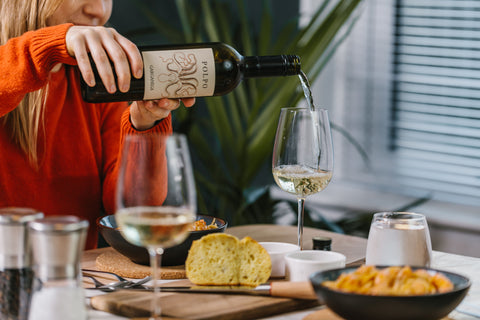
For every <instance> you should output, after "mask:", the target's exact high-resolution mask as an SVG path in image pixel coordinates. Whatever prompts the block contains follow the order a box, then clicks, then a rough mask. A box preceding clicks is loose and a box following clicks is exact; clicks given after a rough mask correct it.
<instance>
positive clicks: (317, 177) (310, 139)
mask: <svg viewBox="0 0 480 320" xmlns="http://www.w3.org/2000/svg"><path fill="white" fill-rule="evenodd" d="M272 173H273V177H274V179H275V182H276V183H277V185H278V186H279V187H280V188H281V189H282V190H284V191H286V192H288V193H291V194H294V195H296V197H297V202H298V237H297V243H298V246H299V247H300V249H303V220H304V206H305V198H306V197H307V196H309V195H311V194H314V193H317V192H320V191H322V190H323V189H325V188H326V187H327V185H328V183H329V182H330V180H331V179H332V174H333V144H332V135H331V131H330V122H329V120H328V111H327V110H325V109H315V110H313V111H312V110H311V109H307V108H282V109H281V111H280V117H279V120H278V126H277V132H276V136H275V144H274V147H273V160H272Z"/></svg>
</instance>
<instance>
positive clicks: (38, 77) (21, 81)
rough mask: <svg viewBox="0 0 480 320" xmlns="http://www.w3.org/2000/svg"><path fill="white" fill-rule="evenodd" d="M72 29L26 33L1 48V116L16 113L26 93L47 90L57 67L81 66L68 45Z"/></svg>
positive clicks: (54, 28)
mask: <svg viewBox="0 0 480 320" xmlns="http://www.w3.org/2000/svg"><path fill="white" fill-rule="evenodd" d="M71 26H72V24H62V25H58V26H53V27H47V28H42V29H38V30H36V31H30V32H26V33H24V34H23V35H22V36H20V37H17V38H12V39H10V40H9V41H7V43H5V44H4V45H1V46H0V74H1V75H2V76H1V77H0V101H2V103H1V104H0V117H1V116H3V115H5V114H6V113H8V112H10V111H11V110H13V109H14V108H15V107H16V106H17V105H18V104H19V103H20V101H21V100H22V99H23V97H24V96H25V94H26V93H28V92H32V91H36V90H38V89H40V88H42V87H44V86H45V85H46V84H47V81H48V75H49V73H50V71H51V70H52V68H53V67H54V66H55V65H56V64H58V63H64V64H70V65H76V64H77V63H76V60H75V59H74V58H73V57H71V56H70V55H69V54H68V51H67V47H66V43H65V36H66V34H67V31H68V29H69V28H70V27H71Z"/></svg>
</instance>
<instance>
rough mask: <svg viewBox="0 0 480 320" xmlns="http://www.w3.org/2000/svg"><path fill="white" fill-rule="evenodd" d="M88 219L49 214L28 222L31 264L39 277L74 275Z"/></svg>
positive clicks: (70, 276)
mask: <svg viewBox="0 0 480 320" xmlns="http://www.w3.org/2000/svg"><path fill="white" fill-rule="evenodd" d="M87 228H88V221H86V220H82V219H80V218H78V217H74V216H51V217H46V218H43V219H38V220H35V221H33V222H30V223H29V229H30V239H31V246H32V251H33V265H34V268H35V272H36V273H37V275H38V277H39V278H40V279H43V280H51V279H66V278H75V277H77V275H78V274H79V270H80V258H81V255H82V253H83V249H84V247H85V240H86V234H87Z"/></svg>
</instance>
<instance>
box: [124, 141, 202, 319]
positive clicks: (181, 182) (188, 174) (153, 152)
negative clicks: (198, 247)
mask: <svg viewBox="0 0 480 320" xmlns="http://www.w3.org/2000/svg"><path fill="white" fill-rule="evenodd" d="M195 216H196V191H195V183H194V178H193V172H192V165H191V160H190V154H189V151H188V146H187V140H186V138H185V136H183V135H178V134H174V135H158V134H145V135H130V136H127V137H126V139H125V143H124V148H123V152H122V157H121V164H120V170H119V176H118V182H117V211H116V213H115V219H116V221H117V224H118V226H119V228H120V231H121V233H122V235H123V237H124V238H125V239H126V240H127V241H129V242H131V243H133V244H135V245H137V246H142V247H146V248H147V249H148V253H149V255H150V264H151V266H152V276H153V285H154V294H153V297H152V317H151V318H150V319H161V318H160V316H161V308H160V300H159V298H160V290H159V286H158V282H159V280H160V276H159V275H160V270H159V269H160V266H161V256H162V253H163V249H164V248H168V247H171V246H174V245H177V244H180V243H182V242H183V241H184V240H185V239H186V238H187V236H188V233H189V230H190V227H191V225H192V223H193V222H194V221H195Z"/></svg>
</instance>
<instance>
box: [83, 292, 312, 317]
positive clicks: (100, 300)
mask: <svg viewBox="0 0 480 320" xmlns="http://www.w3.org/2000/svg"><path fill="white" fill-rule="evenodd" d="M151 298H152V293H149V292H132V291H117V292H113V293H109V294H105V295H100V296H95V297H92V299H91V301H90V303H91V306H92V307H93V308H94V309H97V310H102V311H106V312H110V313H113V314H116V315H120V316H124V317H128V318H139V317H148V316H149V315H150V310H151ZM160 305H161V307H162V315H163V316H165V317H169V318H173V319H194V320H200V319H201V320H223V319H232V320H237V319H238V320H248V319H258V318H261V317H267V316H272V315H276V314H280V313H284V312H290V311H293V310H303V309H306V308H311V307H314V306H317V305H318V302H317V301H316V300H295V299H285V298H272V297H264V296H248V295H221V294H194V293H162V294H161V297H160Z"/></svg>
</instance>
